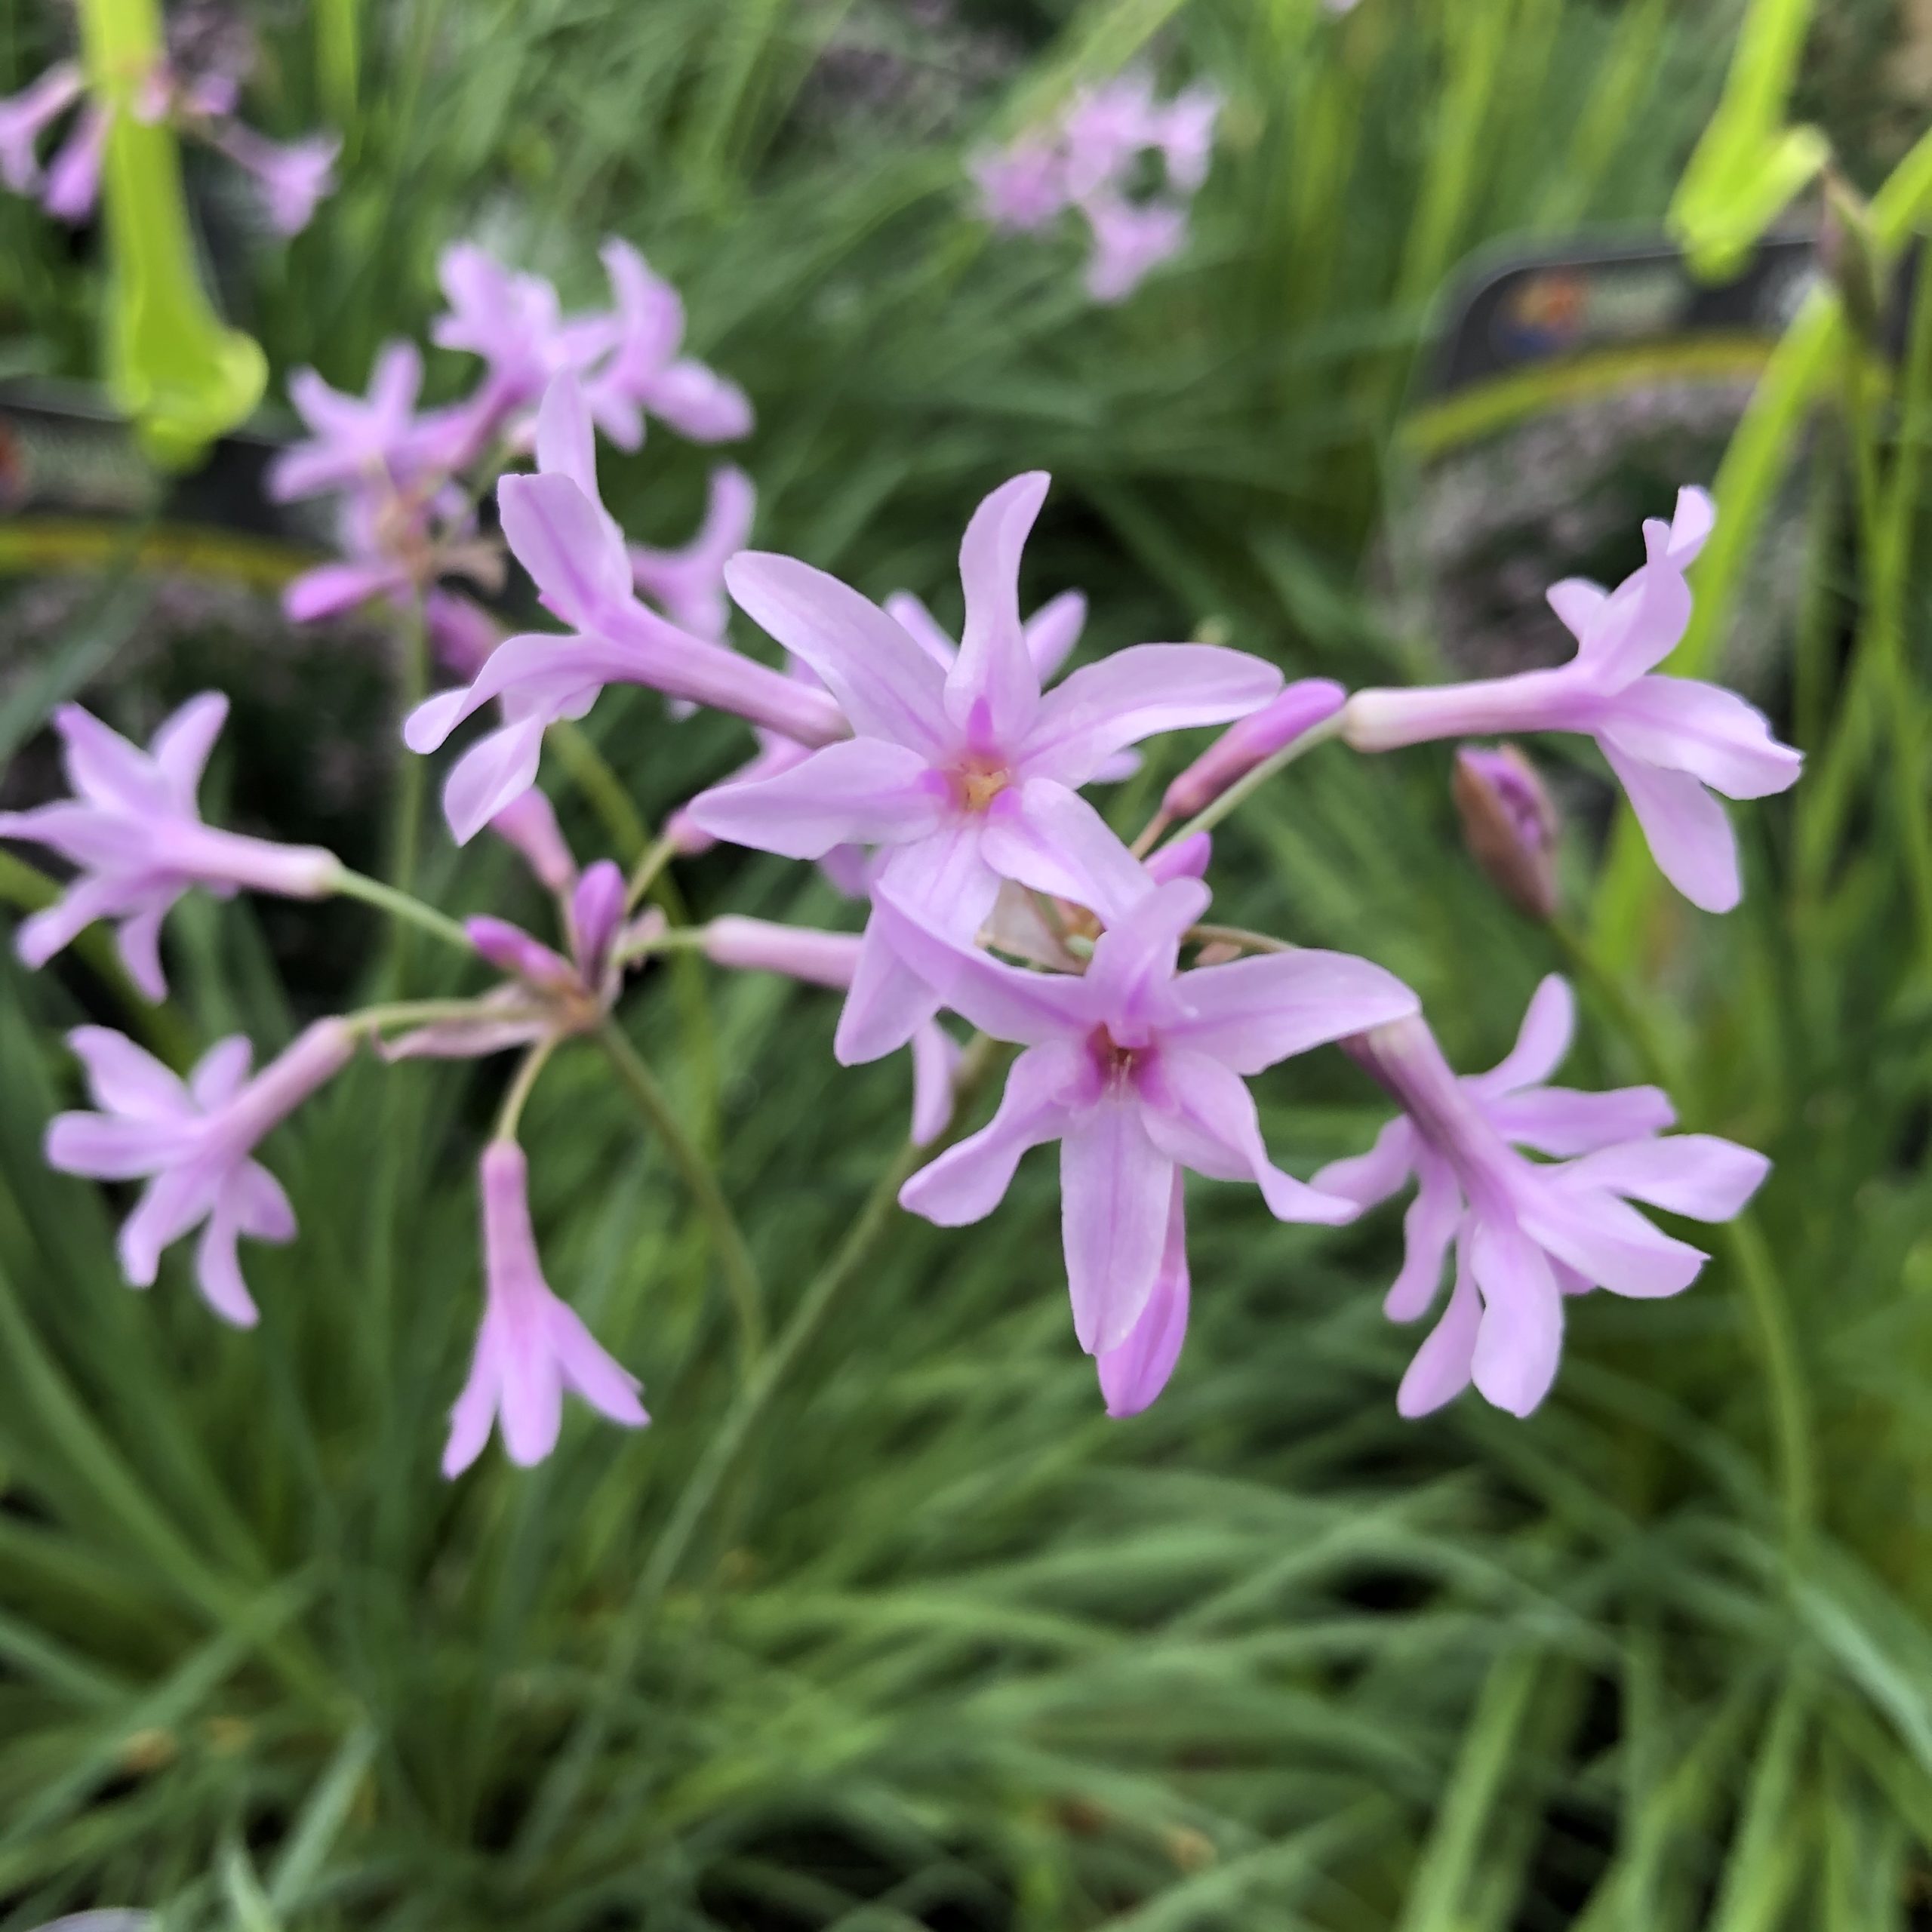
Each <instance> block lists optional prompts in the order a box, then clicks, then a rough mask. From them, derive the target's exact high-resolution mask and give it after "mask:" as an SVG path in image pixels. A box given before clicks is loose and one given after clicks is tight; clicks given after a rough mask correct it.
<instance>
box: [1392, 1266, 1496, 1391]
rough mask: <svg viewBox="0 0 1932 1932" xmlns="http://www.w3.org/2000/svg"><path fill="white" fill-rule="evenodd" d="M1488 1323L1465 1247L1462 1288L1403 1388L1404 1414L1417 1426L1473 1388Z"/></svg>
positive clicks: (1422, 1349) (1418, 1354) (1458, 1272)
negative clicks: (1472, 1373)
mask: <svg viewBox="0 0 1932 1932" xmlns="http://www.w3.org/2000/svg"><path fill="white" fill-rule="evenodd" d="M1482 1318H1483V1309H1482V1297H1481V1295H1479V1294H1478V1293H1477V1291H1476V1281H1475V1275H1472V1274H1471V1273H1470V1272H1469V1257H1468V1255H1467V1254H1466V1252H1465V1251H1464V1250H1463V1247H1462V1246H1461V1245H1460V1244H1458V1247H1457V1254H1456V1285H1455V1286H1454V1288H1453V1289H1451V1291H1450V1295H1449V1305H1448V1306H1447V1307H1446V1308H1445V1309H1444V1310H1443V1311H1442V1318H1441V1320H1440V1321H1438V1322H1437V1323H1436V1324H1435V1327H1433V1328H1432V1329H1431V1330H1430V1331H1429V1335H1428V1337H1427V1339H1426V1340H1425V1341H1424V1342H1423V1345H1422V1346H1421V1347H1420V1348H1419V1349H1417V1351H1416V1352H1415V1357H1414V1360H1413V1361H1411V1362H1410V1364H1409V1366H1408V1371H1407V1374H1404V1376H1403V1377H1402V1385H1401V1387H1400V1388H1399V1389H1397V1390H1396V1392H1395V1408H1396V1412H1397V1413H1398V1414H1400V1415H1403V1416H1406V1417H1407V1418H1408V1419H1409V1420H1411V1422H1413V1421H1414V1420H1416V1418H1417V1417H1419V1416H1426V1415H1428V1414H1431V1413H1432V1411H1435V1410H1437V1409H1439V1408H1441V1407H1442V1406H1443V1404H1444V1403H1445V1402H1452V1401H1454V1400H1455V1398H1457V1396H1458V1395H1460V1394H1461V1393H1462V1392H1463V1390H1464V1389H1466V1388H1467V1387H1468V1386H1469V1370H1470V1366H1471V1364H1472V1362H1473V1361H1474V1359H1475V1349H1476V1332H1477V1331H1478V1328H1479V1327H1481V1324H1482Z"/></svg>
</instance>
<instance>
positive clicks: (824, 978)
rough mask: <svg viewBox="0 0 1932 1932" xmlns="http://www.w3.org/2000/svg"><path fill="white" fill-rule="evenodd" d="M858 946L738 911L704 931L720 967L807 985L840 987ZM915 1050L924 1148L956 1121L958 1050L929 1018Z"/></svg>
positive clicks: (854, 966)
mask: <svg viewBox="0 0 1932 1932" xmlns="http://www.w3.org/2000/svg"><path fill="white" fill-rule="evenodd" d="M859 948H860V939H859V936H858V935H857V934H856V933H827V932H819V931H814V930H811V929H810V928H805V927H801V926H786V925H780V924H777V923H776V922H774V921H772V920H770V919H748V918H741V917H740V916H739V915H737V914H736V913H727V914H726V915H724V917H722V918H716V919H713V920H712V921H711V923H710V924H709V925H707V926H706V928H705V929H704V952H705V957H706V958H708V959H709V960H711V961H712V962H713V964H716V965H719V966H729V967H733V968H737V969H738V970H739V971H757V972H765V973H782V974H783V975H784V976H785V977H786V978H787V979H791V980H803V981H804V983H806V984H807V985H808V986H835V987H838V988H839V989H844V988H847V987H849V986H851V983H852V977H853V975H854V974H855V973H856V972H857V971H858V966H859ZM958 1065H959V1047H958V1042H957V1041H955V1040H954V1038H952V1035H951V1034H949V1032H946V1029H945V1028H944V1027H943V1026H941V1025H940V1023H939V1022H938V1021H937V1020H926V1021H924V1022H923V1023H921V1025H920V1026H918V1028H916V1029H915V1031H914V1032H913V1035H912V1141H913V1144H914V1145H915V1146H919V1147H924V1146H928V1145H930V1144H931V1143H932V1142H933V1141H935V1140H937V1139H938V1138H939V1137H940V1135H941V1134H943V1133H944V1132H945V1131H946V1128H948V1126H949V1125H950V1124H951V1123H952V1077H953V1075H954V1072H955V1071H956V1069H958Z"/></svg>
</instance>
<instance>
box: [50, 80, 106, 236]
mask: <svg viewBox="0 0 1932 1932" xmlns="http://www.w3.org/2000/svg"><path fill="white" fill-rule="evenodd" d="M108 122H109V115H108V112H107V110H106V108H104V107H103V106H100V103H98V102H97V101H89V102H88V104H87V105H86V106H85V107H83V108H82V109H81V111H80V112H79V114H78V115H77V116H76V117H75V122H74V125H73V126H72V128H69V130H68V131H67V138H66V140H64V141H63V142H62V143H61V144H60V152H58V153H57V154H56V155H54V158H53V160H52V161H51V162H49V163H48V169H47V181H46V185H45V186H44V187H43V188H42V190H41V195H40V205H41V206H42V208H45V209H46V211H47V212H48V214H51V216H53V217H54V220H57V221H64V222H65V223H66V224H67V225H68V226H69V227H70V228H77V227H78V226H80V224H81V223H82V222H84V221H85V220H87V218H88V216H89V215H91V214H93V212H94V202H95V201H96V200H97V198H99V196H100V164H101V159H102V157H103V155H105V154H106V151H107V128H108Z"/></svg>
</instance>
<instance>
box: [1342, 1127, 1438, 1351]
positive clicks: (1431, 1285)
mask: <svg viewBox="0 0 1932 1932" xmlns="http://www.w3.org/2000/svg"><path fill="white" fill-rule="evenodd" d="M1416 1172H1417V1175H1418V1176H1419V1177H1420V1181H1421V1185H1420V1186H1419V1187H1418V1188H1417V1189H1416V1197H1415V1198H1414V1200H1413V1201H1411V1202H1410V1203H1409V1206H1408V1211H1407V1213H1406V1214H1404V1216H1403V1217H1402V1244H1403V1245H1402V1266H1401V1272H1400V1273H1398V1275H1396V1277H1395V1280H1394V1281H1393V1282H1392V1283H1391V1284H1390V1285H1389V1292H1388V1294H1387V1295H1386V1296H1385V1297H1383V1303H1382V1312H1383V1314H1384V1315H1387V1316H1388V1318H1389V1320H1390V1321H1414V1320H1416V1319H1417V1317H1418V1316H1420V1315H1426V1314H1427V1313H1428V1312H1429V1305H1430V1303H1432V1302H1433V1301H1434V1300H1435V1291H1436V1290H1437V1289H1438V1288H1439V1287H1441V1285H1442V1258H1443V1257H1444V1255H1445V1254H1447V1253H1448V1251H1449V1244H1450V1242H1451V1241H1452V1240H1454V1238H1455V1235H1456V1230H1457V1228H1458V1227H1459V1226H1460V1225H1461V1223H1462V1219H1463V1190H1462V1189H1461V1188H1460V1187H1459V1186H1457V1183H1456V1176H1455V1173H1454V1170H1453V1169H1452V1168H1451V1167H1450V1165H1449V1163H1448V1162H1447V1161H1445V1160H1444V1159H1443V1158H1441V1155H1438V1154H1437V1153H1436V1152H1435V1151H1434V1150H1433V1149H1431V1148H1427V1147H1424V1148H1423V1149H1420V1152H1419V1153H1418V1155H1417V1161H1416ZM1320 1180H1321V1177H1320V1176H1319V1175H1318V1176H1317V1177H1316V1183H1317V1185H1319V1183H1320Z"/></svg>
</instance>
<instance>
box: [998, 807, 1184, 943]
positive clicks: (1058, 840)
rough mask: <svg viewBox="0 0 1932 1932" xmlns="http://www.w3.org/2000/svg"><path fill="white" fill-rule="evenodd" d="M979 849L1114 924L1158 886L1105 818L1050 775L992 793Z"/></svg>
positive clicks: (1009, 874) (1012, 873) (1003, 871)
mask: <svg viewBox="0 0 1932 1932" xmlns="http://www.w3.org/2000/svg"><path fill="white" fill-rule="evenodd" d="M980 851H981V852H982V853H983V854H984V855H985V857H986V863H987V864H988V865H989V866H992V869H993V870H994V871H995V872H998V874H999V875H1001V877H1002V878H1010V879H1016V880H1017V881H1019V882H1020V884H1022V885H1024V886H1028V887H1030V888H1032V890H1033V891H1035V892H1044V893H1046V894H1048V895H1049V896H1050V897H1054V898H1057V899H1066V900H1072V902H1073V903H1075V905H1078V906H1087V907H1088V908H1090V909H1091V910H1092V911H1094V912H1097V913H1098V914H1099V915H1100V918H1102V919H1103V921H1105V922H1106V924H1109V925H1112V924H1115V923H1117V922H1118V921H1119V920H1121V918H1124V917H1125V916H1126V915H1127V913H1128V912H1129V911H1130V910H1131V908H1132V907H1133V906H1134V905H1135V904H1137V903H1138V902H1139V901H1140V900H1142V899H1144V898H1145V897H1146V896H1147V894H1149V892H1150V891H1152V889H1153V881H1152V880H1151V879H1149V877H1148V875H1147V871H1146V867H1145V866H1143V865H1142V864H1141V863H1140V860H1138V859H1137V858H1135V857H1134V854H1132V853H1131V852H1130V851H1128V849H1127V848H1126V846H1125V845H1124V844H1122V843H1121V840H1120V838H1119V835H1118V834H1117V833H1116V832H1114V831H1113V830H1112V828H1111V827H1110V826H1109V825H1108V824H1107V822H1106V820H1104V819H1103V818H1102V817H1101V816H1100V814H1099V813H1098V812H1097V811H1095V810H1094V808H1093V807H1092V806H1091V805H1090V804H1088V802H1087V801H1086V800H1085V799H1084V798H1081V796H1080V795H1078V793H1077V792H1070V791H1069V790H1068V789H1067V788H1066V786H1064V785H1059V784H1056V783H1054V781H1053V780H1051V779H1049V778H1029V779H1028V780H1026V781H1025V783H1023V784H1020V785H1017V786H1009V787H1008V789H1006V790H1005V791H1004V792H1001V794H1000V795H999V796H998V798H995V799H994V801H993V802H992V805H991V807H990V808H989V809H988V811H987V813H986V830H985V832H984V833H983V835H982V837H981V838H980Z"/></svg>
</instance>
